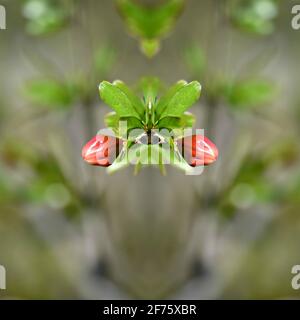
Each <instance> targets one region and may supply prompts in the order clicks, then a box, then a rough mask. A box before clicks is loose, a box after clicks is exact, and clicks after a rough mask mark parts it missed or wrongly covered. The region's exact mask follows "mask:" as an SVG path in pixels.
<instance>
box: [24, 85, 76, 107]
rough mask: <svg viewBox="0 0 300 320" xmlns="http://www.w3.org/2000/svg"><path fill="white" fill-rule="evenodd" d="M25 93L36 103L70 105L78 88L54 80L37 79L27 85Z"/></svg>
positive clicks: (52, 105) (49, 105)
mask: <svg viewBox="0 0 300 320" xmlns="http://www.w3.org/2000/svg"><path fill="white" fill-rule="evenodd" d="M25 95H27V96H28V97H29V99H31V100H32V101H33V102H34V103H35V104H39V105H42V106H47V107H51V108H62V107H64V108H65V107H68V106H70V105H71V104H72V102H73V100H74V96H75V95H76V88H74V87H73V86H70V85H66V84H63V83H59V82H56V81H54V80H49V79H48V80H35V81H31V82H30V83H28V85H27V86H25Z"/></svg>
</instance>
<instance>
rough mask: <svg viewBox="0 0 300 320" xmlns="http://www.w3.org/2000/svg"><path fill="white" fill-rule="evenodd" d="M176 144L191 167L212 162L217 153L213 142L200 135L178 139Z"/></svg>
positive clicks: (215, 158)
mask: <svg viewBox="0 0 300 320" xmlns="http://www.w3.org/2000/svg"><path fill="white" fill-rule="evenodd" d="M177 146H178V149H179V151H180V152H181V154H182V156H183V157H184V159H185V160H186V162H187V163H188V164H189V165H190V166H192V167H197V166H203V165H205V166H206V165H209V164H212V163H213V162H215V161H216V160H217V158H218V155H219V152H218V149H217V147H216V146H215V144H214V143H212V142H211V141H210V140H209V139H208V138H206V137H205V136H202V135H193V136H188V137H184V138H182V139H178V140H177Z"/></svg>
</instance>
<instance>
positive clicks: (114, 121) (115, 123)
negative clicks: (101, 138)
mask: <svg viewBox="0 0 300 320" xmlns="http://www.w3.org/2000/svg"><path fill="white" fill-rule="evenodd" d="M104 121H105V125H106V126H107V127H109V128H114V129H118V128H119V126H120V121H122V122H125V121H126V125H127V130H131V129H134V128H143V124H142V123H141V121H140V120H138V119H137V118H133V117H129V118H124V117H121V118H120V117H119V116H118V115H117V113H115V112H110V113H108V114H107V115H106V116H105V119H104Z"/></svg>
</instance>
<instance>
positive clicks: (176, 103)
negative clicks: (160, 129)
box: [160, 81, 201, 119]
mask: <svg viewBox="0 0 300 320" xmlns="http://www.w3.org/2000/svg"><path fill="white" fill-rule="evenodd" d="M200 93H201V85H200V83H199V82H198V81H193V82H190V83H189V84H186V85H185V86H184V87H183V88H181V89H180V90H179V91H178V92H177V93H175V95H174V96H173V97H172V98H171V99H170V101H169V103H168V104H167V105H166V107H165V108H164V110H163V112H162V114H161V116H160V119H162V118H165V117H181V116H182V114H183V113H184V112H185V111H186V110H187V109H188V108H190V107H191V106H192V105H193V104H194V103H195V102H196V101H197V100H198V99H199V97H200Z"/></svg>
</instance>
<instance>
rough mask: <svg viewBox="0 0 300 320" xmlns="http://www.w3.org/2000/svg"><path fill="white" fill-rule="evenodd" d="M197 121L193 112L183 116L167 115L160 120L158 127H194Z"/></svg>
mask: <svg viewBox="0 0 300 320" xmlns="http://www.w3.org/2000/svg"><path fill="white" fill-rule="evenodd" d="M195 122H196V118H195V116H194V115H193V114H191V113H187V112H186V113H185V114H183V116H182V117H181V118H175V117H166V118H163V119H162V120H160V121H159V122H158V125H157V126H158V128H168V129H177V128H192V127H193V125H194V124H195Z"/></svg>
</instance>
